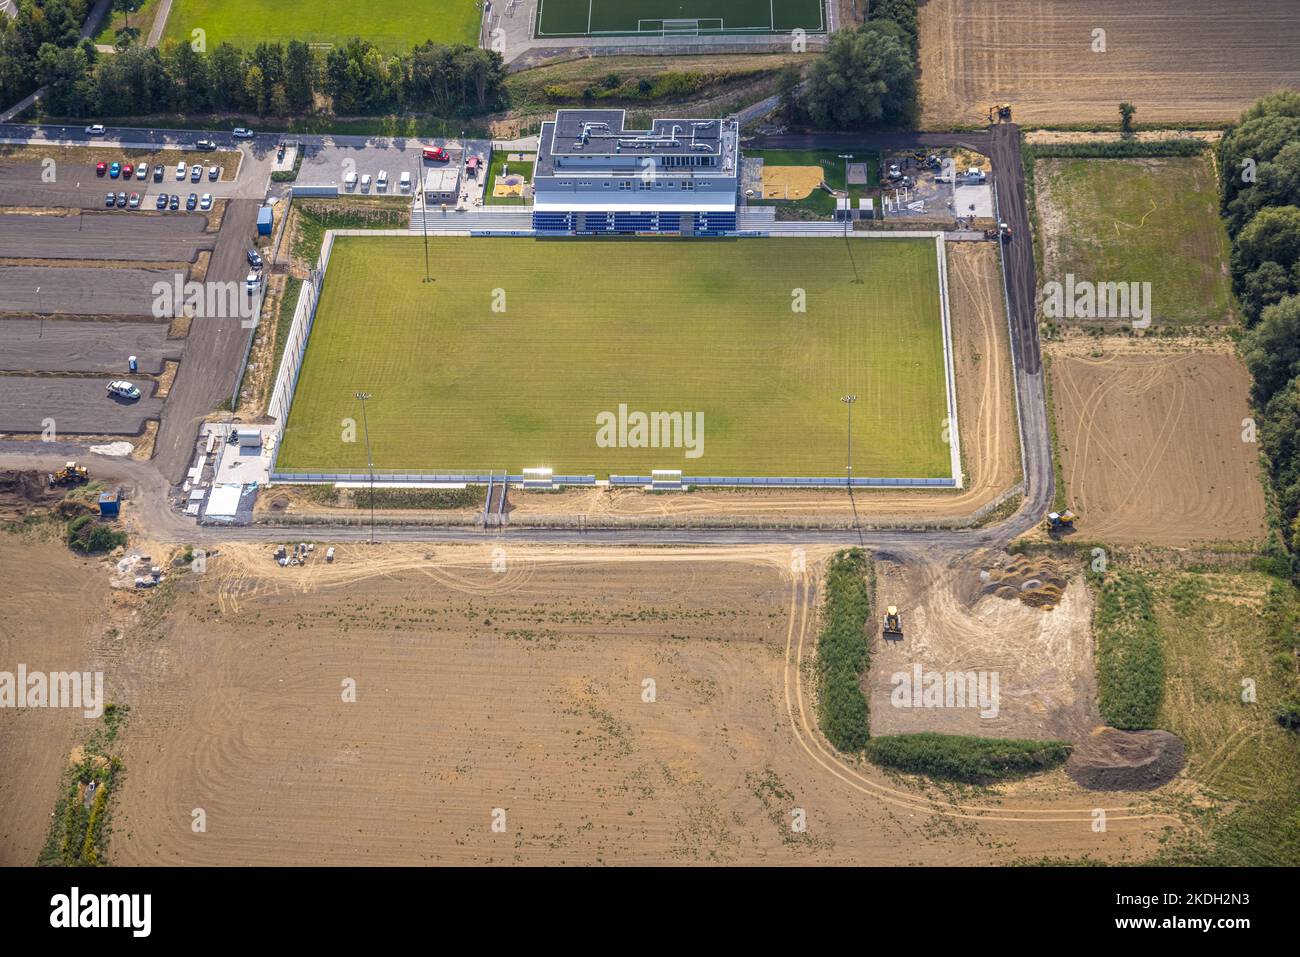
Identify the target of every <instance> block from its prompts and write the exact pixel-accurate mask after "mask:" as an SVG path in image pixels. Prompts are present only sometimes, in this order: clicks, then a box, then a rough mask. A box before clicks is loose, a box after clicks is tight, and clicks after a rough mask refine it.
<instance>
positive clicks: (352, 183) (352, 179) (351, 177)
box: [343, 173, 357, 192]
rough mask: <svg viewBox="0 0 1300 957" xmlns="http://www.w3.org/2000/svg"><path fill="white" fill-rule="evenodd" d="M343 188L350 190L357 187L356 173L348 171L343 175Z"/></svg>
mask: <svg viewBox="0 0 1300 957" xmlns="http://www.w3.org/2000/svg"><path fill="white" fill-rule="evenodd" d="M343 188H344V189H346V190H348V191H349V192H350V191H352V190H354V189H356V188H357V174H356V173H348V175H347V176H345V177H343Z"/></svg>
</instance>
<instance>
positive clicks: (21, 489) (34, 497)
mask: <svg viewBox="0 0 1300 957" xmlns="http://www.w3.org/2000/svg"><path fill="white" fill-rule="evenodd" d="M62 494H63V493H62V492H60V491H57V490H51V489H50V488H48V487H47V485H46V477H45V475H44V474H42V473H40V472H35V471H31V470H27V471H20V470H18V469H9V470H6V471H3V472H0V518H5V519H11V520H12V519H16V518H22V517H23V516H25V515H28V514H30V513H31V512H32V511H34V510H35V509H36V508H40V507H45V506H49V505H50V504H52V503H53V502H56V501H57V500H58V499H59V498H61V497H62Z"/></svg>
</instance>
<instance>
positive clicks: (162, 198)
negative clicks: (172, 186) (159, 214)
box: [155, 193, 167, 209]
mask: <svg viewBox="0 0 1300 957" xmlns="http://www.w3.org/2000/svg"><path fill="white" fill-rule="evenodd" d="M155 205H157V207H158V208H159V209H166V208H167V194H166V193H159V194H158V202H157V203H156V204H155Z"/></svg>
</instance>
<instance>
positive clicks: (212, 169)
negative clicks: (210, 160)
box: [208, 166, 221, 180]
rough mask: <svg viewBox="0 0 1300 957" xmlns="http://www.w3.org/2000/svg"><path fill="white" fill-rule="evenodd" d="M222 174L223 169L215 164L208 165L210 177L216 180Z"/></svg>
mask: <svg viewBox="0 0 1300 957" xmlns="http://www.w3.org/2000/svg"><path fill="white" fill-rule="evenodd" d="M220 175H221V170H219V169H218V168H217V167H215V166H209V167H208V179H210V180H215V179H216V178H217V177H218V176H220Z"/></svg>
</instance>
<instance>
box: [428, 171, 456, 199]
mask: <svg viewBox="0 0 1300 957" xmlns="http://www.w3.org/2000/svg"><path fill="white" fill-rule="evenodd" d="M459 188H460V167H458V166H441V167H438V168H436V169H430V170H427V171H426V172H425V174H424V192H425V194H426V195H428V196H432V197H437V198H446V197H454V196H455V195H456V192H457V190H459Z"/></svg>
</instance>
